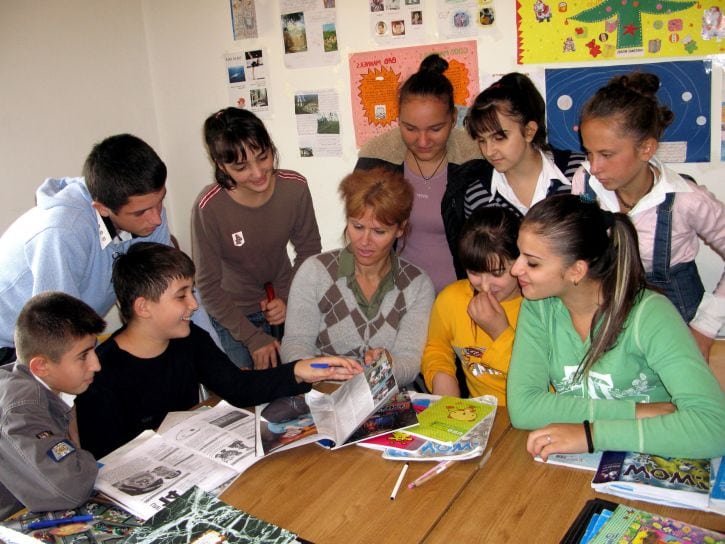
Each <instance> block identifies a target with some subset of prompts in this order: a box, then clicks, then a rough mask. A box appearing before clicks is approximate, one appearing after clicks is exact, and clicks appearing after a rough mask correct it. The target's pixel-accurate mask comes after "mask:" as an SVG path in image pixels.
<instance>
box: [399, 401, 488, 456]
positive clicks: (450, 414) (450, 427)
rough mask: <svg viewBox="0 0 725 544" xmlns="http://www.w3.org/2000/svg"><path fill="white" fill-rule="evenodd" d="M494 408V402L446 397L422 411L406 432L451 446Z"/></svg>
mask: <svg viewBox="0 0 725 544" xmlns="http://www.w3.org/2000/svg"><path fill="white" fill-rule="evenodd" d="M495 410H496V405H495V403H494V404H493V405H492V404H490V403H482V402H477V401H476V400H474V399H461V398H458V397H447V396H443V397H441V398H440V399H438V400H436V401H435V402H432V403H431V404H430V406H429V407H428V408H427V409H426V410H423V411H422V412H421V413H420V414H419V415H418V425H414V426H413V427H409V428H408V429H406V432H407V433H409V434H412V435H413V436H419V437H421V438H423V439H425V440H430V441H433V442H437V443H439V444H443V445H452V444H453V443H455V442H458V441H459V440H460V439H462V438H464V437H465V436H466V435H467V434H468V433H470V432H471V431H472V430H473V429H474V428H475V427H476V426H477V425H479V424H480V423H481V422H482V421H483V420H484V419H485V418H486V416H488V415H489V414H491V413H493V412H495Z"/></svg>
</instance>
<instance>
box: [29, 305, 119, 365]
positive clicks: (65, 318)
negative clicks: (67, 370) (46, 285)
mask: <svg viewBox="0 0 725 544" xmlns="http://www.w3.org/2000/svg"><path fill="white" fill-rule="evenodd" d="M105 328H106V322H105V321H104V320H103V318H102V317H101V316H99V315H98V314H97V313H96V312H95V310H94V309H93V308H91V307H90V306H88V304H86V303H85V302H83V301H82V300H78V299H77V298H75V297H72V296H70V295H68V294H66V293H61V292H57V291H47V292H45V293H40V294H38V295H35V296H34V297H32V298H31V299H30V300H29V301H28V302H26V303H25V306H23V309H22V310H21V311H20V315H19V316H18V320H17V321H16V323H15V350H16V351H17V355H18V361H20V362H21V363H23V364H27V363H28V362H29V361H30V360H31V359H32V358H33V357H38V356H44V357H47V358H48V359H50V360H51V361H55V362H57V361H60V359H61V357H63V355H65V354H66V353H67V351H68V350H69V349H70V347H71V344H72V343H73V342H75V341H77V340H79V339H81V338H83V337H84V336H88V335H89V334H91V335H98V334H101V333H102V332H103V331H104V329H105Z"/></svg>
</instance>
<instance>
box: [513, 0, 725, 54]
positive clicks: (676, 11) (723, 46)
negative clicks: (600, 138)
mask: <svg viewBox="0 0 725 544" xmlns="http://www.w3.org/2000/svg"><path fill="white" fill-rule="evenodd" d="M718 4H719V5H722V0H710V1H702V0H700V1H692V0H686V1H683V0H638V1H628V0H566V1H561V2H558V1H553V0H517V17H516V22H517V26H518V28H517V31H518V63H519V64H527V63H540V62H572V61H592V60H597V61H601V60H604V61H612V60H616V59H623V58H638V57H649V58H665V57H691V56H703V55H711V54H718V53H723V52H725V40H722V39H721V38H722V37H723V34H725V23H724V22H723V18H722V13H721V7H719V6H718Z"/></svg>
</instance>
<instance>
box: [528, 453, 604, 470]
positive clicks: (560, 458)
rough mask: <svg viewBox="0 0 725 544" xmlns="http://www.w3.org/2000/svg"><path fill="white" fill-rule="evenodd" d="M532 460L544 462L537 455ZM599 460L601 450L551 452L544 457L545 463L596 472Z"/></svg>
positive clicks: (600, 458)
mask: <svg viewBox="0 0 725 544" xmlns="http://www.w3.org/2000/svg"><path fill="white" fill-rule="evenodd" d="M534 460H535V461H538V462H539V463H544V461H543V460H542V459H541V457H539V456H538V455H537V456H536V457H534ZM601 461H602V452H601V451H596V452H594V453H552V454H551V455H549V457H548V458H547V459H546V464H547V465H558V466H562V467H569V468H578V469H581V470H590V471H592V472H596V471H597V469H598V468H599V463H600V462H601Z"/></svg>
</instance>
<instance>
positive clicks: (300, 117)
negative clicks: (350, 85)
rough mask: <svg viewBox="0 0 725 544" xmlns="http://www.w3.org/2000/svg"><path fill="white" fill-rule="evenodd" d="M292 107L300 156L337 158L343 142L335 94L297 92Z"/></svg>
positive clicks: (331, 91)
mask: <svg viewBox="0 0 725 544" xmlns="http://www.w3.org/2000/svg"><path fill="white" fill-rule="evenodd" d="M294 108H295V121H296V123H297V141H298V142H299V150H300V157H340V156H341V155H342V140H341V139H340V99H339V97H338V95H337V91H335V90H334V89H323V90H316V91H297V92H296V93H295V105H294Z"/></svg>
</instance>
